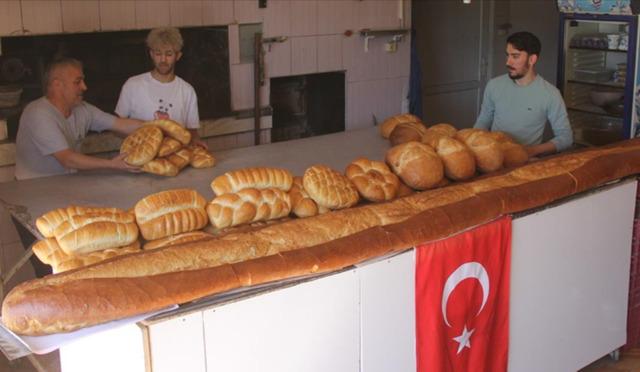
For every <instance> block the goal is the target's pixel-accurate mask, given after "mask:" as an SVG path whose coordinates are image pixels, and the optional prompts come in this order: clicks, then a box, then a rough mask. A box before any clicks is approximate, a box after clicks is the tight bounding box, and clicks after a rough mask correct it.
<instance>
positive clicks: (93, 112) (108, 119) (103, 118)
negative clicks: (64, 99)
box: [84, 102, 116, 132]
mask: <svg viewBox="0 0 640 372" xmlns="http://www.w3.org/2000/svg"><path fill="white" fill-rule="evenodd" d="M84 105H85V107H86V109H87V111H88V112H89V116H90V121H89V129H91V130H93V131H96V132H102V131H104V130H111V129H113V126H114V125H115V121H116V117H115V116H114V115H111V114H108V113H106V112H104V111H102V110H100V109H99V108H97V107H95V106H94V105H92V104H90V103H86V102H85V103H84Z"/></svg>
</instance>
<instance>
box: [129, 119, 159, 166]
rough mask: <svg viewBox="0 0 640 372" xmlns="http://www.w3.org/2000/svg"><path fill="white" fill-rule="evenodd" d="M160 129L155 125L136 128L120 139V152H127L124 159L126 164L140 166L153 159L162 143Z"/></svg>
mask: <svg viewBox="0 0 640 372" xmlns="http://www.w3.org/2000/svg"><path fill="white" fill-rule="evenodd" d="M162 138H163V136H162V131H161V130H160V128H158V127H155V126H145V127H140V128H138V129H136V131H135V132H133V133H131V134H130V135H128V136H127V138H125V139H124V141H122V145H121V146H120V153H121V154H125V153H126V154H127V157H126V158H125V159H124V161H126V162H127V163H128V164H131V165H135V166H138V167H139V166H142V165H145V164H146V163H148V162H150V161H151V160H153V158H155V157H156V155H157V154H158V150H160V145H161V144H162Z"/></svg>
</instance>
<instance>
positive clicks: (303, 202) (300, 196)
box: [289, 176, 329, 218]
mask: <svg viewBox="0 0 640 372" xmlns="http://www.w3.org/2000/svg"><path fill="white" fill-rule="evenodd" d="M289 199H290V200H291V213H293V214H294V215H296V216H297V217H301V218H302V217H311V216H315V215H316V214H318V213H325V212H328V211H329V209H328V208H326V207H323V206H320V205H318V204H317V203H316V202H315V201H313V199H311V197H310V196H309V194H308V193H307V192H306V191H305V189H304V186H303V185H302V177H299V176H296V177H293V183H292V184H291V189H289Z"/></svg>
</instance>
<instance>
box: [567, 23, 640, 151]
mask: <svg viewBox="0 0 640 372" xmlns="http://www.w3.org/2000/svg"><path fill="white" fill-rule="evenodd" d="M637 33H638V17H637V16H636V15H611V14H576V13H560V38H559V40H560V50H559V53H558V56H559V63H558V88H559V89H560V91H561V92H562V95H563V97H564V100H565V104H566V106H567V112H568V114H569V121H570V122H571V126H572V129H573V134H574V141H575V143H577V144H581V145H604V144H607V143H611V142H616V141H620V140H623V139H627V138H631V137H633V136H635V132H636V124H635V123H636V121H637V120H636V119H635V117H636V115H635V111H636V107H635V105H634V101H635V94H634V92H635V91H636V89H635V85H636V84H635V83H636V73H635V71H636V59H637V40H638V35H637Z"/></svg>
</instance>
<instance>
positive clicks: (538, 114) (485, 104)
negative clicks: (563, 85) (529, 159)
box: [474, 32, 573, 156]
mask: <svg viewBox="0 0 640 372" xmlns="http://www.w3.org/2000/svg"><path fill="white" fill-rule="evenodd" d="M540 49H541V45H540V40H538V38H537V37H536V36H535V35H533V34H532V33H530V32H517V33H515V34H512V35H511V36H509V38H508V39H507V50H506V54H507V63H506V64H507V70H508V72H507V73H506V74H504V75H501V76H498V77H496V78H493V79H491V80H490V81H489V83H488V84H487V87H486V89H485V92H484V98H483V101H482V108H481V109H480V115H479V116H478V119H477V120H476V123H475V125H474V128H483V129H487V130H492V131H503V132H506V133H508V134H510V135H511V136H512V137H513V138H514V139H515V140H516V141H518V142H519V143H520V144H522V145H524V146H525V147H526V148H527V152H528V153H529V156H536V155H540V154H545V153H552V152H557V151H563V150H565V149H567V148H568V147H570V146H571V145H572V144H573V133H572V131H571V126H570V124H569V118H568V116H567V109H566V107H565V105H564V101H563V100H562V95H561V94H560V91H558V89H557V88H556V87H555V86H553V85H552V84H550V83H549V82H547V81H546V80H544V79H543V78H542V76H540V75H538V74H536V71H535V64H536V62H537V61H538V58H539V56H540ZM547 121H549V123H550V124H551V129H552V130H553V135H554V137H553V138H552V139H551V140H550V141H548V142H545V143H542V134H543V132H544V127H545V124H546V122H547Z"/></svg>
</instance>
